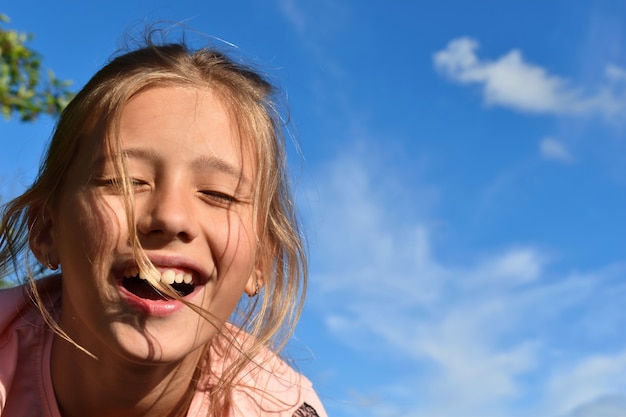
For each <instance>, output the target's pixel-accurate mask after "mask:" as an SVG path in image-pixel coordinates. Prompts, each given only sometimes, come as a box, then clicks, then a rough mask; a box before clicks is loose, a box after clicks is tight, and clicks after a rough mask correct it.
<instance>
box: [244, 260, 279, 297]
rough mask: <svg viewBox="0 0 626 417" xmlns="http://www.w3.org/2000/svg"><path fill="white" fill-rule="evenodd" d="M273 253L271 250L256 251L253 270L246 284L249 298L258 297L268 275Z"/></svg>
mask: <svg viewBox="0 0 626 417" xmlns="http://www.w3.org/2000/svg"><path fill="white" fill-rule="evenodd" d="M273 253H274V250H273V249H270V250H268V249H265V250H263V249H259V250H258V253H257V258H256V263H255V268H254V270H253V271H252V273H251V274H250V277H249V278H248V282H247V283H246V294H248V296H249V297H254V296H255V295H258V294H259V292H260V291H261V288H263V286H265V279H266V277H268V276H269V273H270V268H269V265H271V262H272V261H271V260H272V255H273Z"/></svg>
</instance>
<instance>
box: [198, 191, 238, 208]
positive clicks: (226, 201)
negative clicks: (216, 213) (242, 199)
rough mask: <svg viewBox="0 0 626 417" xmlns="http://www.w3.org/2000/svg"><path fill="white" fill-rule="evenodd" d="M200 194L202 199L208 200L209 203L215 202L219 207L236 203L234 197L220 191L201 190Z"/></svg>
mask: <svg viewBox="0 0 626 417" xmlns="http://www.w3.org/2000/svg"><path fill="white" fill-rule="evenodd" d="M200 194H202V196H203V197H204V198H206V199H208V200H210V201H211V202H215V203H218V204H221V205H230V204H233V203H237V202H238V200H237V198H236V197H234V196H232V195H230V194H227V193H223V192H220V191H214V190H201V191H200Z"/></svg>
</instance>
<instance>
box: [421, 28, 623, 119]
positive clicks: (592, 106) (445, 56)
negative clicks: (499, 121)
mask: <svg viewBox="0 0 626 417" xmlns="http://www.w3.org/2000/svg"><path fill="white" fill-rule="evenodd" d="M478 47H479V44H478V42H477V41H476V40H474V39H472V38H468V37H463V38H458V39H454V40H452V41H451V42H449V43H448V45H447V46H446V48H445V49H443V50H441V51H439V52H437V53H435V54H434V56H433V62H434V65H435V68H436V69H437V70H438V71H439V72H440V73H441V74H442V75H444V76H446V77H448V78H449V79H451V80H452V81H455V82H458V83H461V84H474V85H478V86H480V87H481V89H482V95H483V97H484V100H485V102H486V103H487V104H488V105H494V106H502V107H507V108H510V109H514V110H519V111H523V112H528V113H544V114H556V115H600V116H603V117H606V118H608V119H614V118H615V117H617V116H624V114H625V113H626V90H625V87H626V70H624V69H623V68H620V67H618V66H615V65H608V66H607V68H606V72H605V74H604V75H605V79H604V82H603V83H602V84H601V85H600V86H599V87H597V88H595V89H594V90H593V91H590V90H591V89H590V88H588V86H579V85H576V84H575V83H573V82H572V81H570V80H568V79H567V78H565V77H562V76H558V75H553V74H550V73H549V71H548V70H547V69H545V68H543V67H542V66H540V65H537V64H533V63H531V62H528V61H526V60H525V59H524V56H523V55H522V52H521V51H519V50H517V49H513V50H511V51H509V52H507V53H506V54H504V55H502V56H501V57H499V58H497V59H496V60H487V59H481V58H479V57H478V55H477V50H478Z"/></svg>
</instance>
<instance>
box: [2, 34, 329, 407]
mask: <svg viewBox="0 0 626 417" xmlns="http://www.w3.org/2000/svg"><path fill="white" fill-rule="evenodd" d="M272 95H273V89H272V87H271V85H270V84H269V83H268V82H267V81H266V80H265V79H263V78H262V77H261V76H260V75H258V74H257V73H255V72H254V71H252V70H251V69H248V68H245V67H243V66H241V65H238V64H236V63H234V62H233V61H232V60H230V59H229V58H227V57H226V56H225V55H223V54H221V53H218V52H216V51H213V50H208V49H203V50H198V51H190V50H189V49H188V48H187V47H186V46H184V45H183V44H167V45H161V46H157V45H154V44H151V43H149V44H148V46H146V47H144V48H141V49H138V50H135V51H133V52H129V53H127V54H125V55H121V56H119V57H117V58H115V59H113V60H112V61H111V62H110V63H109V64H108V65H106V66H105V67H104V68H103V69H101V70H100V71H99V72H98V73H97V74H96V75H95V76H94V77H93V78H92V79H91V80H90V81H89V82H88V83H87V85H86V86H85V87H84V88H83V89H82V90H81V91H80V92H79V93H78V95H77V96H76V97H75V99H74V100H73V101H72V102H71V103H70V104H69V106H68V107H67V109H66V110H65V111H64V112H63V114H62V116H61V118H60V120H59V123H58V125H57V127H56V130H55V133H54V136H53V138H52V141H51V143H50V147H49V149H48V151H47V154H46V157H45V160H44V162H43V164H42V167H41V169H40V173H39V175H38V178H37V180H36V181H35V183H34V184H33V185H32V187H30V188H29V189H28V190H27V191H26V192H25V193H24V194H22V195H21V196H20V197H18V198H16V199H14V200H13V201H11V202H9V203H8V204H7V205H6V206H5V208H4V212H3V217H2V223H1V224H0V270H3V269H7V268H10V269H12V270H13V271H18V270H19V268H18V267H19V264H21V263H23V262H26V264H27V265H28V264H29V251H28V249H30V252H32V255H34V257H35V258H36V261H37V262H39V263H40V264H41V265H44V266H45V267H47V268H49V269H51V270H53V271H56V270H58V271H59V272H58V273H56V274H54V275H53V276H50V277H48V278H45V279H41V280H37V281H35V280H34V279H33V274H32V273H31V272H30V270H31V269H32V267H31V268H29V269H28V271H27V274H28V276H29V282H28V285H25V286H23V287H17V288H13V289H10V290H5V291H4V292H1V293H0V415H2V417H9V416H55V417H56V416H64V417H73V416H260V415H263V416H265V415H268V416H324V415H325V413H324V410H323V408H322V405H321V404H320V402H319V399H318V398H317V396H316V394H315V393H314V391H313V390H312V387H311V384H310V382H309V381H308V380H307V379H306V378H305V377H303V376H301V375H299V374H298V373H297V372H295V371H294V370H292V369H291V368H290V367H289V366H288V365H287V364H286V363H285V362H283V361H282V360H281V359H279V358H278V356H276V353H275V352H278V351H279V350H280V348H281V347H282V346H283V345H284V343H285V342H286V339H287V338H288V336H289V335H290V333H291V332H292V330H293V327H294V325H295V321H296V320H297V317H298V315H299V312H300V308H301V306H302V302H303V296H304V284H305V283H306V265H305V258H304V254H303V248H302V240H301V236H300V234H299V228H298V225H297V223H296V219H295V215H294V204H293V201H292V200H291V196H290V194H289V189H288V184H287V179H286V171H285V169H286V168H285V161H284V154H283V152H284V150H283V143H282V135H281V124H280V123H279V118H278V115H277V113H276V111H275V108H274V105H273V103H272V101H271V99H272ZM31 263H32V262H31ZM243 293H246V294H247V295H248V296H249V297H250V298H248V297H242V295H243ZM229 320H230V321H229Z"/></svg>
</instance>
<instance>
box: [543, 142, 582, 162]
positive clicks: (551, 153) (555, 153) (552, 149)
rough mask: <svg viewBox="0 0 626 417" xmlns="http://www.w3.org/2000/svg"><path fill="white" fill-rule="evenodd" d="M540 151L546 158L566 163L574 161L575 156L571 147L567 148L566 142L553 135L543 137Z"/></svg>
mask: <svg viewBox="0 0 626 417" xmlns="http://www.w3.org/2000/svg"><path fill="white" fill-rule="evenodd" d="M539 152H540V153H541V156H543V157H544V158H546V159H551V160H554V161H557V162H564V163H572V162H574V156H573V155H572V153H571V152H570V151H569V149H567V147H566V146H565V144H563V143H562V142H560V141H558V140H556V139H554V138H551V137H545V138H543V139H541V141H540V142H539Z"/></svg>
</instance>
